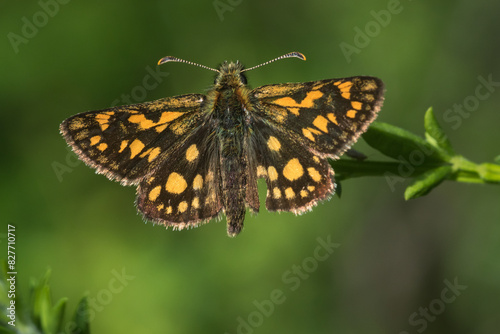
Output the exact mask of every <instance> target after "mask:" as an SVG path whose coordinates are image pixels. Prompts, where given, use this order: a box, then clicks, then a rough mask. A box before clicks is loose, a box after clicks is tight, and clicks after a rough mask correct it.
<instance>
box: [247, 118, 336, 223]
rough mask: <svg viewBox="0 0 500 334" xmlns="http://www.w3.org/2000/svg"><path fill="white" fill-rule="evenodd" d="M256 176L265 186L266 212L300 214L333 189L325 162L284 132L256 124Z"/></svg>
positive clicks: (262, 123) (326, 196)
mask: <svg viewBox="0 0 500 334" xmlns="http://www.w3.org/2000/svg"><path fill="white" fill-rule="evenodd" d="M255 125H256V126H255V137H256V141H257V147H258V151H257V152H256V153H257V154H256V155H255V156H256V159H257V165H258V166H257V170H256V173H257V176H259V177H264V178H265V179H266V184H267V198H266V207H267V209H268V210H269V211H292V212H294V213H297V214H298V213H302V212H304V211H306V210H308V209H310V208H311V207H312V206H314V205H315V204H316V203H317V202H318V201H319V200H323V199H326V198H328V196H329V195H330V194H331V193H332V192H333V190H334V183H333V179H332V177H333V170H332V168H331V167H330V165H329V164H328V162H327V161H326V159H321V158H320V157H319V156H317V155H316V154H315V153H314V152H312V151H311V150H309V149H308V148H307V147H306V146H304V145H303V144H302V143H300V142H298V141H296V139H295V138H293V137H290V136H289V135H288V134H287V133H286V132H284V131H281V130H279V129H277V128H273V127H270V126H267V125H266V124H265V122H264V121H256V122H255Z"/></svg>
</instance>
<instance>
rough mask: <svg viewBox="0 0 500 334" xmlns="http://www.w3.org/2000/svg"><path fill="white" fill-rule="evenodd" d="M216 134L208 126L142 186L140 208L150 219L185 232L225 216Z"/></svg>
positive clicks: (139, 191) (171, 154)
mask: <svg viewBox="0 0 500 334" xmlns="http://www.w3.org/2000/svg"><path fill="white" fill-rule="evenodd" d="M214 134H215V131H213V128H212V127H210V122H207V123H206V124H205V125H204V126H203V127H200V128H199V129H197V130H195V133H194V134H193V135H192V136H191V137H190V138H189V139H188V140H186V141H185V142H184V143H183V145H181V146H179V147H178V148H177V149H175V150H173V151H172V152H171V153H170V154H169V157H170V158H169V159H167V160H165V161H164V162H163V164H162V165H161V166H160V167H159V168H158V169H157V170H156V171H155V173H154V174H152V175H150V176H148V177H146V178H145V179H144V180H143V181H142V182H141V183H140V184H139V187H138V189H137V193H138V196H137V208H138V209H139V210H140V211H141V212H142V213H143V214H144V216H145V217H146V218H147V219H149V220H152V221H154V222H157V223H161V224H164V225H166V226H173V228H174V229H179V230H181V229H183V228H186V227H192V226H197V225H199V224H201V223H203V222H205V221H207V220H209V219H210V218H212V217H214V216H217V215H218V214H219V213H220V212H221V210H222V202H221V198H220V177H219V176H220V167H219V166H220V158H219V146H218V145H217V143H216V141H215V140H214V138H213V136H214Z"/></svg>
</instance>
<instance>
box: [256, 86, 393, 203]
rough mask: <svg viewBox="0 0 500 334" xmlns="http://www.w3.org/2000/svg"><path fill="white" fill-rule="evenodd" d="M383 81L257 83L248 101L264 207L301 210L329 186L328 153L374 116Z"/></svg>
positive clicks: (334, 153)
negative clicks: (264, 188) (265, 190)
mask: <svg viewBox="0 0 500 334" xmlns="http://www.w3.org/2000/svg"><path fill="white" fill-rule="evenodd" d="M383 91H384V86H383V83H382V81H380V80H379V79H377V78H374V77H352V78H345V79H332V80H322V81H314V82H306V83H295V84H278V85H268V86H262V87H259V88H257V89H254V90H253V91H252V92H251V94H250V99H251V101H252V102H253V107H254V110H253V119H254V122H253V129H254V132H255V141H256V144H255V150H256V153H255V154H254V155H255V157H256V160H257V163H256V165H257V167H256V174H257V176H259V177H265V179H266V182H267V188H268V193H267V199H266V207H267V209H268V210H271V211H276V210H278V211H292V212H295V213H302V212H304V211H305V210H308V209H310V208H311V207H312V206H314V205H315V204H316V203H317V202H318V201H319V200H322V199H325V198H327V197H328V196H329V195H330V194H332V192H333V191H334V188H335V186H334V182H333V174H334V172H333V170H332V169H331V167H330V165H329V163H328V161H327V159H326V158H327V157H328V158H337V157H339V156H340V155H342V153H344V152H345V151H346V150H347V149H348V148H349V147H350V146H351V145H352V144H353V143H354V142H355V141H356V140H357V138H358V137H359V136H360V135H361V134H362V133H363V132H365V131H366V129H367V127H368V126H369V125H370V123H371V122H372V121H373V120H374V119H375V117H376V116H377V113H378V111H379V110H380V108H381V106H382V102H383Z"/></svg>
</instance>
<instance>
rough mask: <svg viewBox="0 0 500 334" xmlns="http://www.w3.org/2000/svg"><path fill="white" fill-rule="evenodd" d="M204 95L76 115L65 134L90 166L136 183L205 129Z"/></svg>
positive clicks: (67, 122)
mask: <svg viewBox="0 0 500 334" xmlns="http://www.w3.org/2000/svg"><path fill="white" fill-rule="evenodd" d="M203 101H204V96H203V95H199V94H190V95H184V96H177V97H172V98H165V99H160V100H156V101H153V102H147V103H140V104H135V105H129V106H121V107H115V108H110V109H104V110H99V111H91V112H85V113H81V114H78V115H75V116H72V117H70V118H68V119H67V120H65V121H64V122H63V123H62V124H61V127H60V129H61V132H62V134H63V135H64V137H65V138H66V141H67V142H68V143H69V144H70V145H71V146H72V147H73V150H74V151H75V152H76V153H77V154H78V155H79V157H80V159H82V160H83V161H84V162H85V163H86V164H88V165H90V166H91V167H93V168H96V169H97V171H98V172H99V173H102V174H105V175H106V176H107V177H108V178H110V179H116V180H120V181H122V183H124V184H137V183H138V182H139V181H140V179H141V178H143V177H145V176H146V175H148V174H149V173H151V172H152V171H153V170H154V169H155V168H157V166H158V165H160V164H161V163H162V161H163V160H165V159H166V158H167V157H169V156H170V152H172V151H174V150H175V149H176V148H177V147H179V146H181V145H182V142H183V141H184V140H186V138H188V137H189V136H191V135H192V134H193V129H195V128H196V127H198V126H200V125H201V124H203V119H202V117H203V114H202V113H201V109H200V105H201V104H202V102H203Z"/></svg>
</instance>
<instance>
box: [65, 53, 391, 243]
mask: <svg viewBox="0 0 500 334" xmlns="http://www.w3.org/2000/svg"><path fill="white" fill-rule="evenodd" d="M291 57H295V58H299V59H301V60H305V59H306V58H305V56H304V55H303V54H301V53H299V52H291V53H287V54H285V55H283V56H281V57H278V58H275V59H272V60H270V61H268V62H265V63H263V64H260V65H257V66H254V67H251V68H244V67H243V65H242V64H241V63H240V62H239V61H237V62H235V63H234V62H227V61H226V62H224V63H222V64H221V65H220V67H219V68H218V69H214V68H210V67H207V66H204V65H200V64H196V63H193V62H190V61H186V60H183V59H179V58H176V57H170V56H169V57H164V58H162V59H161V60H160V61H159V62H158V65H161V64H164V63H167V62H182V63H187V64H191V65H195V66H199V67H202V68H205V69H209V70H212V71H214V72H216V73H217V74H216V78H215V82H214V85H213V87H212V88H211V89H210V90H208V92H207V93H206V94H205V95H203V94H187V95H180V96H175V97H167V98H162V99H159V100H156V101H152V102H146V103H138V104H132V105H126V106H118V107H113V108H108V109H103V110H98V111H89V112H84V113H80V114H77V115H75V116H72V117H70V118H68V119H66V120H65V121H64V122H63V123H62V124H61V125H60V131H61V134H62V135H63V136H64V138H65V139H66V141H67V143H68V144H69V145H70V146H71V147H72V149H73V151H74V152H75V153H76V154H77V155H78V156H79V158H80V159H81V160H83V161H84V162H85V163H86V164H87V165H89V166H90V167H92V168H95V169H96V170H97V173H100V174H104V175H105V176H106V177H107V178H109V179H111V180H117V181H120V182H121V183H122V184H123V185H137V199H136V205H137V209H138V210H139V211H140V212H141V213H142V215H143V216H144V217H145V218H146V219H147V220H150V221H153V222H154V223H158V224H163V225H165V226H167V227H168V226H172V227H173V229H176V230H182V229H184V228H188V227H196V226H198V225H200V224H203V223H206V222H208V221H210V219H212V218H215V217H218V216H220V215H221V213H224V214H225V216H226V221H227V233H228V235H229V236H236V235H238V234H239V233H240V231H241V230H242V228H243V221H244V219H245V213H246V209H247V208H248V209H249V210H250V211H252V212H258V211H259V207H260V203H259V197H258V191H257V180H258V179H259V178H264V179H265V182H266V185H267V197H266V207H267V209H268V210H269V211H291V212H293V213H295V214H301V213H303V212H305V211H307V210H310V209H311V208H312V207H313V206H315V205H316V204H317V203H318V201H321V200H324V199H327V198H328V197H330V196H331V195H332V194H333V192H334V190H335V182H334V177H333V176H334V171H333V170H332V168H331V166H330V164H329V163H328V160H327V158H330V159H338V157H339V156H341V155H342V154H343V153H344V152H345V151H346V150H347V149H349V148H350V146H351V145H352V144H353V143H354V142H356V140H357V139H358V137H359V136H360V135H361V134H362V133H363V132H365V131H366V129H367V127H368V126H369V125H370V123H371V122H373V120H374V119H375V117H376V116H377V114H378V112H379V110H380V108H381V107H382V103H383V99H384V98H383V96H384V84H383V83H382V81H381V80H380V79H378V78H376V77H370V76H355V77H350V78H341V79H326V80H319V81H311V82H301V83H284V84H272V85H265V86H261V87H258V88H255V89H250V88H249V87H248V85H247V79H246V76H245V74H246V73H245V72H247V71H249V70H252V69H255V68H258V67H261V66H264V65H267V64H269V63H271V62H274V61H276V60H280V59H284V58H291Z"/></svg>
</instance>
